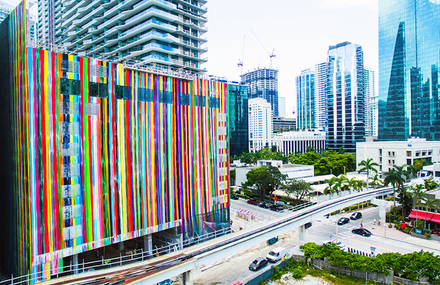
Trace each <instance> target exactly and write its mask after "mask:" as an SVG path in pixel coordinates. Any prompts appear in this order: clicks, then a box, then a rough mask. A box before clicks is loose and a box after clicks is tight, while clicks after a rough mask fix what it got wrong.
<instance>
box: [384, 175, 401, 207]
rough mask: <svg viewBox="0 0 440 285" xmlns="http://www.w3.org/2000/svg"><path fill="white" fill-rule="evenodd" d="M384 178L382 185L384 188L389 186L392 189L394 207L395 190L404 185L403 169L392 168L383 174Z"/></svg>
mask: <svg viewBox="0 0 440 285" xmlns="http://www.w3.org/2000/svg"><path fill="white" fill-rule="evenodd" d="M384 176H385V178H384V180H383V183H384V185H385V186H388V185H389V184H391V185H392V186H393V188H394V195H393V196H394V206H396V199H395V198H396V190H397V188H400V187H402V186H403V184H404V183H405V179H404V178H403V177H404V174H403V167H398V168H397V167H396V166H394V168H392V169H391V170H390V171H388V172H385V174H384Z"/></svg>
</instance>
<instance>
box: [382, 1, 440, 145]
mask: <svg viewBox="0 0 440 285" xmlns="http://www.w3.org/2000/svg"><path fill="white" fill-rule="evenodd" d="M439 30H440V2H439V1H433V0H380V1H379V139H382V140H406V139H408V138H410V137H421V138H426V139H428V140H439V139H440V98H439V89H440V84H439V64H440V57H439V50H440V34H439V32H438V31H439Z"/></svg>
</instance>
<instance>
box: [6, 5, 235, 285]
mask: <svg viewBox="0 0 440 285" xmlns="http://www.w3.org/2000/svg"><path fill="white" fill-rule="evenodd" d="M23 13H25V9H24V3H23V2H22V4H20V5H19V7H18V8H17V9H16V10H15V11H13V12H12V14H11V16H10V17H8V19H9V20H8V21H9V23H4V22H3V23H2V24H1V25H0V29H1V30H0V34H1V35H9V38H8V37H0V51H1V56H0V65H1V66H2V67H4V68H2V69H0V86H2V88H3V90H2V92H3V93H4V94H5V96H1V98H0V109H1V112H0V114H1V115H0V126H1V128H2V136H0V145H2V147H3V149H4V151H3V152H1V153H0V164H1V165H2V167H3V168H2V170H3V171H1V172H0V178H1V181H2V191H0V201H1V207H0V216H1V217H2V219H0V227H1V228H2V229H4V232H5V233H7V234H4V236H3V238H2V242H1V243H0V249H1V250H0V268H1V269H2V271H3V272H5V273H7V274H2V275H4V276H10V275H11V273H13V274H14V275H17V274H27V273H29V272H30V273H32V274H33V275H32V276H33V277H32V278H33V280H32V282H33V283H35V282H36V280H37V279H47V278H50V277H52V276H57V275H58V274H68V272H66V270H69V269H67V268H68V266H67V265H69V264H71V262H72V264H73V265H75V264H76V266H75V267H77V263H78V260H80V261H83V260H84V262H87V261H94V262H96V261H97V260H104V259H108V258H116V257H119V256H120V253H122V254H124V253H123V252H121V250H122V249H123V250H124V251H127V250H140V249H145V250H147V252H149V253H151V250H152V249H153V247H155V246H158V247H161V246H162V245H161V244H160V243H161V242H162V243H166V242H167V241H172V242H178V243H179V244H180V246H182V244H183V243H182V242H183V240H185V239H190V238H191V237H200V235H203V234H206V233H209V232H213V231H215V230H219V229H223V228H229V225H230V223H229V195H228V194H229V181H228V179H229V175H228V166H229V161H228V160H229V158H228V153H229V151H228V130H227V129H228V114H227V111H228V105H227V102H228V100H227V95H228V94H227V93H226V92H227V89H228V87H227V83H223V82H219V81H215V80H207V79H201V78H198V77H195V76H187V75H185V76H180V77H177V76H170V75H166V74H164V73H152V72H148V71H146V70H144V69H143V68H133V67H130V66H128V65H125V64H120V63H115V62H109V61H102V60H98V59H93V58H87V57H80V56H73V55H69V54H62V53H59V52H53V51H49V50H43V49H38V48H34V47H27V44H28V42H27V40H26V36H25V34H26V31H27V29H26V27H25V26H24V25H25V24H26V21H22V19H23V18H24V17H25V16H24V15H23ZM8 29H9V31H8ZM10 62H14V63H15V64H13V65H11V66H10V65H9V63H10ZM155 237H156V238H157V239H156V238H155ZM155 240H156V241H155ZM158 240H160V241H159V242H158ZM146 241H147V242H146ZM155 243H156V245H155ZM63 266H66V267H63ZM70 272H71V271H70Z"/></svg>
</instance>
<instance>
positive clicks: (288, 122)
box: [272, 117, 296, 134]
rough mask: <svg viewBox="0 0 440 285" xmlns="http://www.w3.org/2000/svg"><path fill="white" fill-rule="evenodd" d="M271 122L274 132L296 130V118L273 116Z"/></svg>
mask: <svg viewBox="0 0 440 285" xmlns="http://www.w3.org/2000/svg"><path fill="white" fill-rule="evenodd" d="M272 122H273V132H274V134H276V133H282V132H287V131H295V130H296V120H295V119H294V118H282V117H273V120H272Z"/></svg>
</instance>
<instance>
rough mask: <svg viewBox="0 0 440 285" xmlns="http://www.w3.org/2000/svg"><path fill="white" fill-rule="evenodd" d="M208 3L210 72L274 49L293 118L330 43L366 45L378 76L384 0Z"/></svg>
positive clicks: (258, 63) (251, 65)
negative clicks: (300, 80) (310, 72)
mask: <svg viewBox="0 0 440 285" xmlns="http://www.w3.org/2000/svg"><path fill="white" fill-rule="evenodd" d="M439 1H440V0H439ZM1 2H7V3H9V4H11V5H13V6H15V5H16V4H17V3H18V2H19V0H0V3H1ZM35 8H36V7H35ZM207 8H208V15H207V17H208V25H207V26H208V33H207V34H206V35H205V36H204V37H205V38H207V40H208V42H207V43H206V44H205V47H207V48H208V53H207V55H206V57H207V58H208V62H207V63H206V64H205V67H206V68H207V69H208V74H212V75H217V76H224V77H226V78H227V79H228V80H231V81H239V79H240V74H241V72H243V73H244V72H247V71H251V70H255V69H256V68H259V67H260V68H261V67H270V60H269V55H270V54H272V52H274V54H275V55H276V57H275V58H274V59H273V62H272V67H273V68H277V69H278V70H279V73H278V84H279V96H280V97H285V98H286V115H287V117H292V116H293V113H292V112H293V111H294V110H296V86H295V77H296V76H297V75H299V74H300V72H301V70H304V69H307V68H310V67H312V66H313V65H315V64H317V63H320V62H323V61H325V60H326V57H327V50H328V47H329V46H330V45H335V44H337V43H340V42H345V41H350V42H353V43H357V44H360V45H361V46H362V48H363V51H364V64H365V67H368V68H371V69H373V70H374V71H376V76H375V77H376V81H377V66H378V0H270V1H267V0H208V4H207ZM239 61H242V62H243V68H242V69H240V68H239V67H238V65H237V63H238V62H239ZM376 89H377V82H376Z"/></svg>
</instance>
